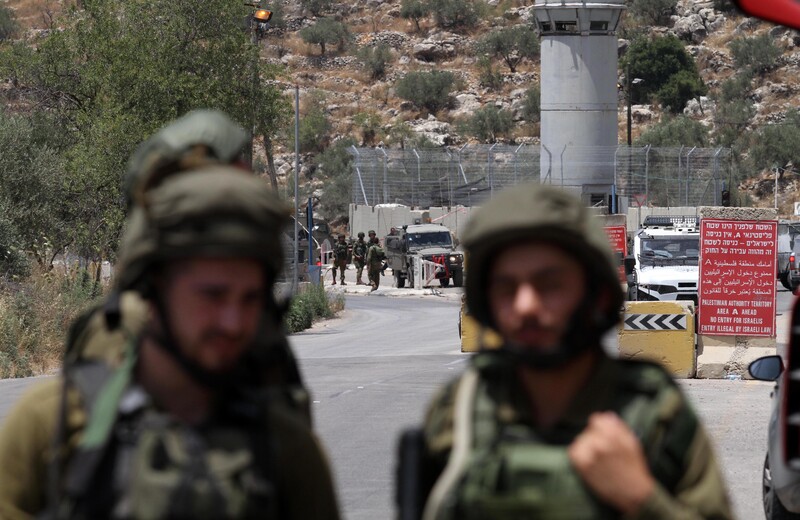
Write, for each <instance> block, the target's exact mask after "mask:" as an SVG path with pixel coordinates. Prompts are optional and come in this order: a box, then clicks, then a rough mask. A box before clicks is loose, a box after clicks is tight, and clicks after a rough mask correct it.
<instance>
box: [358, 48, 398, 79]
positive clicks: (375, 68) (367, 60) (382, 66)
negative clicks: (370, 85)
mask: <svg viewBox="0 0 800 520" xmlns="http://www.w3.org/2000/svg"><path fill="white" fill-rule="evenodd" d="M358 59H359V60H361V64H362V65H363V66H364V68H365V69H366V70H367V71H368V72H369V75H370V78H372V79H379V78H382V77H383V76H384V75H385V74H386V65H388V64H389V62H390V61H391V60H392V51H391V50H390V48H389V46H388V45H386V44H385V43H379V44H378V45H375V46H374V47H362V48H361V49H359V51H358Z"/></svg>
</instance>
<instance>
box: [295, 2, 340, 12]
mask: <svg viewBox="0 0 800 520" xmlns="http://www.w3.org/2000/svg"><path fill="white" fill-rule="evenodd" d="M300 4H301V5H302V6H303V8H305V9H308V11H309V12H310V13H311V14H313V15H314V16H319V15H320V14H322V13H323V12H324V11H327V10H328V9H330V8H331V6H332V5H333V0H300Z"/></svg>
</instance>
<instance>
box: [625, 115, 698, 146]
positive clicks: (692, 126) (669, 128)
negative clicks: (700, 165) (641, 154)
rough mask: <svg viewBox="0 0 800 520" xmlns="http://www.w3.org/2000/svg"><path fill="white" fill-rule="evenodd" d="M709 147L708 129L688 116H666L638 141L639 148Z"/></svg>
mask: <svg viewBox="0 0 800 520" xmlns="http://www.w3.org/2000/svg"><path fill="white" fill-rule="evenodd" d="M647 144H649V145H653V146H698V147H705V146H708V128H706V127H705V126H704V125H703V124H702V123H700V122H698V121H695V120H694V119H692V118H689V117H686V116H682V115H681V116H676V117H670V116H665V117H664V119H663V120H661V121H660V122H658V123H656V124H654V125H653V126H651V127H650V128H648V129H647V130H646V131H644V132H643V133H642V134H641V135H640V136H639V138H638V139H637V140H636V145H637V146H643V145H647Z"/></svg>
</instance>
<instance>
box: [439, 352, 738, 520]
mask: <svg viewBox="0 0 800 520" xmlns="http://www.w3.org/2000/svg"><path fill="white" fill-rule="evenodd" d="M487 356H498V355H497V354H478V355H477V356H476V357H475V358H474V359H473V363H472V365H473V366H474V367H476V368H477V370H478V374H480V379H479V380H480V383H479V384H480V385H481V386H479V388H483V389H484V390H485V394H486V396H488V400H489V401H490V402H492V405H491V406H490V407H488V408H487V406H486V405H485V403H484V405H483V406H482V407H481V406H477V405H476V410H475V413H477V414H479V413H481V412H482V413H484V414H486V413H489V412H487V409H493V410H494V412H493V415H492V417H491V418H484V419H485V422H484V425H485V424H488V423H491V424H493V426H494V428H495V430H494V431H496V432H511V431H513V432H515V435H516V436H517V440H516V441H514V442H515V443H520V442H522V443H531V445H536V444H538V445H542V446H551V447H554V450H556V451H558V450H559V449H560V448H563V449H561V450H560V451H561V455H562V456H564V452H565V449H566V446H568V445H569V444H570V443H571V442H572V441H574V439H575V437H576V436H577V435H578V434H579V433H581V432H582V431H583V430H584V429H585V428H586V426H587V422H588V418H589V416H590V415H591V414H592V413H594V412H599V411H615V412H617V413H619V414H620V415H621V416H622V417H623V419H625V413H624V412H623V410H624V409H625V407H626V406H628V403H630V402H631V401H632V400H633V396H635V395H637V394H642V395H645V396H646V399H647V401H646V402H647V403H650V404H649V405H648V406H645V407H644V408H645V410H647V411H653V412H655V413H656V414H657V417H659V419H658V420H657V421H658V424H660V425H661V426H659V427H656V428H655V429H654V430H651V431H650V433H648V434H644V433H642V432H640V431H637V428H636V425H631V424H629V426H631V427H632V428H633V429H634V431H635V432H636V433H637V434H638V435H640V436H641V435H645V436H646V437H647V438H644V439H641V440H642V444H643V449H644V451H645V455H646V457H647V461H648V464H649V466H650V470H651V472H652V473H653V476H654V477H655V479H656V481H657V482H658V485H657V486H656V489H655V492H654V493H653V494H652V495H651V496H650V498H649V499H648V500H647V502H646V503H645V504H644V506H643V507H642V508H641V510H640V511H639V513H638V515H636V516H635V517H626V518H636V519H642V520H644V519H651V520H659V519H664V520H667V519H678V518H680V519H701V518H703V519H728V518H732V517H733V516H732V513H731V506H730V503H729V500H728V497H727V495H726V492H725V487H724V483H723V479H722V476H721V473H720V470H719V467H718V466H717V463H716V460H715V459H714V455H713V450H712V448H711V443H710V441H709V438H708V436H707V434H706V432H705V431H704V430H703V428H702V426H701V425H700V423H699V422H698V419H697V417H696V415H695V413H694V411H693V410H692V409H691V407H690V406H689V404H688V403H687V402H686V401H685V399H684V397H683V395H682V393H681V392H680V390H679V389H678V388H677V386H676V385H675V383H674V382H673V381H672V379H671V378H670V376H669V375H668V374H667V373H666V372H665V371H664V370H663V369H662V368H661V367H659V366H657V365H654V364H650V363H640V362H634V361H619V360H612V359H609V358H607V357H605V356H603V357H602V358H601V360H600V361H599V363H598V366H597V367H596V370H595V372H594V374H593V375H592V376H591V378H590V380H589V381H588V383H587V384H586V386H585V387H584V389H583V390H582V391H581V392H580V393H579V394H578V396H577V397H576V399H575V400H574V401H573V403H572V405H571V406H570V408H569V410H568V411H567V412H566V414H565V415H564V416H563V417H562V418H561V419H560V420H559V421H558V422H557V423H556V424H555V425H553V426H552V427H551V428H548V429H546V430H543V429H540V428H537V427H536V425H535V423H534V421H533V420H532V417H531V413H530V404H529V402H528V401H527V399H526V397H525V390H524V388H523V387H522V385H521V383H520V381H519V379H518V377H517V375H516V373H517V372H516V371H515V366H514V363H513V362H507V363H506V362H504V361H502V355H501V357H500V359H501V361H500V362H499V363H498V362H496V361H495V362H492V363H487V359H488V358H487ZM489 366H491V368H487V367H489ZM462 379H463V377H462ZM459 381H460V380H459ZM459 381H455V382H453V383H451V384H450V385H448V386H446V387H445V388H444V389H443V391H441V392H440V394H439V395H438V396H437V397H436V398H435V399H434V401H433V403H432V405H431V406H430V408H429V410H428V413H427V417H426V422H425V426H424V438H425V459H426V462H425V463H424V464H423V466H427V467H430V468H434V474H435V478H438V477H439V476H440V474H441V473H442V471H443V470H444V468H445V466H446V465H447V462H448V457H449V455H450V453H451V451H450V450H451V448H452V446H453V442H454V441H453V439H454V408H455V401H456V393H457V390H456V389H457V388H458V383H459ZM478 408H482V409H481V410H478ZM647 411H645V412H644V413H647ZM639 413H641V412H639ZM484 430H485V428H484ZM520 432H524V433H520ZM476 435H477V436H478V437H479V436H480V432H479V433H477V434H476ZM489 437H491V438H490V439H487V443H493V442H497V439H498V438H499V435H498V436H497V437H492V435H489ZM519 439H523V440H519ZM474 442H475V444H476V446H480V444H481V443H480V442H478V441H474ZM497 444H498V445H502V442H498V443H497ZM479 449H480V448H479V447H478V448H475V450H476V451H477V450H479ZM520 459H521V458H520V457H517V458H516V459H515V461H514V462H516V463H517V464H520V463H521V461H520ZM491 460H492V459H491V458H486V459H485V460H483V461H482V462H478V464H480V465H481V466H480V467H479V468H475V469H474V471H475V472H477V473H478V474H479V475H480V478H481V479H483V480H484V481H486V480H491V478H492V472H491V471H490V470H487V469H486V468H487V467H492V462H491ZM563 460H567V459H566V457H565V456H564V459H563ZM566 472H567V473H571V474H570V475H568V477H569V478H572V479H573V481H574V482H578V483H580V480H579V477H577V473H575V471H574V470H573V469H571V467H568V466H567V467H566ZM550 477H551V478H552V477H553V476H552V475H551V476H550ZM529 478H530V477H529ZM569 478H565V479H562V482H563V481H569ZM463 485H464V484H462V486H463ZM505 485H506V486H511V484H510V483H508V482H506V483H505ZM489 486H491V484H489ZM568 487H569V486H567V485H564V484H562V485H561V487H557V488H556V489H547V488H546V484H543V485H542V487H541V488H540V489H539V490H538V491H540V492H541V493H542V495H544V496H543V497H541V496H540V497H538V498H531V496H535V495H530V494H529V495H528V496H527V497H524V498H523V497H522V494H521V495H520V496H513V494H512V493H511V492H510V491H508V490H506V493H507V496H506V497H505V498H506V499H507V500H508V501H509V502H508V503H506V504H504V505H503V506H501V507H503V508H505V510H506V511H508V510H509V508H512V507H514V506H513V505H509V504H515V505H516V506H517V507H523V510H526V509H524V508H525V507H530V509H527V510H529V511H530V513H531V514H532V515H534V516H532V518H538V519H542V520H547V519H550V518H559V519H560V518H570V519H577V518H620V517H621V515H619V513H615V512H614V511H613V510H610V507H608V506H605V505H602V504H599V505H598V506H597V507H598V511H603V510H604V509H605V510H606V512H605V513H603V514H601V513H598V514H597V515H596V516H595V515H594V514H593V513H589V515H590V516H579V515H580V513H579V512H578V511H579V509H578V506H577V505H576V504H575V502H580V500H576V498H575V496H576V494H575V491H576V490H575V489H571V490H570V489H567V488H568ZM575 487H577V488H583V487H584V486H582V485H580V484H578V485H577V486H575ZM469 492H470V491H465V490H464V489H458V488H454V490H453V491H452V495H451V498H452V496H456V497H458V496H459V495H467V496H468V493H469ZM471 492H472V494H473V495H472V496H471V502H470V506H469V508H470V511H469V514H467V513H465V512H464V511H460V510H459V509H458V507H459V506H456V507H455V510H456V511H458V512H459V513H458V515H457V517H458V518H497V519H498V520H502V519H503V518H518V516H513V515H510V514H509V515H508V516H503V515H502V514H497V513H495V514H494V516H492V515H490V514H489V513H487V512H486V511H481V510H480V507H481V506H480V505H476V504H484V506H485V507H487V508H491V507H492V504H493V501H496V502H499V501H500V500H503V495H502V494H500V493H499V491H497V489H493V490H492V491H491V492H488V493H487V495H490V496H485V497H478V498H476V497H475V496H474V495H475V490H474V488H473V489H472V491H471ZM529 492H530V490H529ZM582 493H586V494H587V495H588V492H585V491H583V492H581V491H580V490H578V493H577V496H578V497H580V495H581V494H582ZM454 500H455V501H456V502H458V500H459V499H454ZM482 500H483V501H482ZM524 500H528V501H529V503H528V504H526V505H524V506H523V505H520V503H522V502H523V501H524ZM496 502H495V506H496ZM588 502H589V503H590V504H591V503H593V502H594V503H598V501H597V499H595V498H593V497H591V495H589V496H588ZM487 504H488V505H487ZM571 507H573V508H575V509H573V510H570V509H569V508H571ZM470 514H471V515H474V516H470ZM487 515H489V516H487ZM448 517H451V516H447V515H441V514H440V515H439V516H437V517H436V518H437V519H438V518H448Z"/></svg>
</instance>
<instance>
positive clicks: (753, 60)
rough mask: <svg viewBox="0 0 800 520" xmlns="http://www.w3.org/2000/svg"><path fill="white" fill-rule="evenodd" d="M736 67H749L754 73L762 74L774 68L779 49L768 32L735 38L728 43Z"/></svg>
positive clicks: (779, 53) (779, 52) (779, 54)
mask: <svg viewBox="0 0 800 520" xmlns="http://www.w3.org/2000/svg"><path fill="white" fill-rule="evenodd" d="M728 47H729V48H730V50H731V55H733V61H734V63H735V64H736V68H739V69H749V70H750V71H752V72H754V73H756V74H764V73H765V72H768V71H770V70H772V69H774V68H775V66H776V65H777V63H778V58H779V57H780V56H781V50H780V49H779V48H778V47H777V46H776V45H775V43H774V42H773V41H772V37H771V36H770V35H769V34H768V33H764V34H761V35H759V36H754V37H752V38H737V39H736V40H733V41H732V42H730V43H729V44H728Z"/></svg>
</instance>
